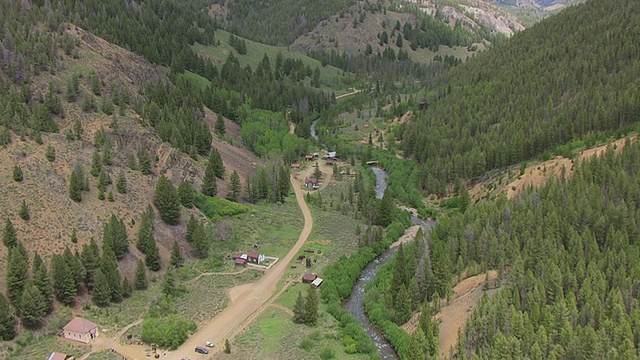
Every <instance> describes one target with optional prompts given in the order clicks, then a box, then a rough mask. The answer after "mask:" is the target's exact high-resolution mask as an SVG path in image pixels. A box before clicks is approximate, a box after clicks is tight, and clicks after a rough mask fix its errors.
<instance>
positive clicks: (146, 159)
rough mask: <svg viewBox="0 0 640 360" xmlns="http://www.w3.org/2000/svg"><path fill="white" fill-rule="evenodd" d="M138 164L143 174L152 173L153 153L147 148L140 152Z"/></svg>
mask: <svg viewBox="0 0 640 360" xmlns="http://www.w3.org/2000/svg"><path fill="white" fill-rule="evenodd" d="M138 165H139V167H140V172H141V173H142V174H143V175H149V174H151V155H150V154H149V152H148V151H147V150H145V149H142V150H140V151H139V152H138Z"/></svg>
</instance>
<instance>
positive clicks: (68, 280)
mask: <svg viewBox="0 0 640 360" xmlns="http://www.w3.org/2000/svg"><path fill="white" fill-rule="evenodd" d="M51 273H52V278H53V293H54V294H55V296H56V298H57V299H58V300H59V301H60V302H62V303H63V304H65V305H71V304H72V303H73V300H74V299H75V297H76V294H77V293H78V290H77V287H76V281H75V278H74V273H73V270H72V269H70V268H69V266H68V265H67V262H66V261H65V260H64V258H63V256H61V255H53V258H52V259H51Z"/></svg>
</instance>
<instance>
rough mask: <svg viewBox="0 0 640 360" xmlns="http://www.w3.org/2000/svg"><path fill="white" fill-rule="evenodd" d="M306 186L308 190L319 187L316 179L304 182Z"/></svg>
mask: <svg viewBox="0 0 640 360" xmlns="http://www.w3.org/2000/svg"><path fill="white" fill-rule="evenodd" d="M304 185H305V186H306V187H307V188H308V189H315V188H316V187H318V179H314V178H310V179H306V180H305V181H304Z"/></svg>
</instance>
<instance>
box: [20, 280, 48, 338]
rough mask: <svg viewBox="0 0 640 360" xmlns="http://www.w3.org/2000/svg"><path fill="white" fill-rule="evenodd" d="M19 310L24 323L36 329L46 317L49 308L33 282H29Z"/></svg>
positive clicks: (23, 293) (26, 284)
mask: <svg viewBox="0 0 640 360" xmlns="http://www.w3.org/2000/svg"><path fill="white" fill-rule="evenodd" d="M18 308H19V309H20V318H21V319H22V322H23V323H24V324H25V325H27V326H29V327H34V326H36V325H37V324H39V323H40V320H42V318H43V317H44V316H45V315H46V313H47V309H48V308H49V306H48V304H47V301H46V300H45V298H44V296H42V293H41V292H40V290H38V288H37V287H36V286H35V285H34V284H33V283H32V282H31V281H27V282H26V283H25V288H24V291H23V292H22V296H21V297H20V304H19V306H18Z"/></svg>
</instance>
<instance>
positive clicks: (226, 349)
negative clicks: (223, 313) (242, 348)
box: [224, 339, 231, 354]
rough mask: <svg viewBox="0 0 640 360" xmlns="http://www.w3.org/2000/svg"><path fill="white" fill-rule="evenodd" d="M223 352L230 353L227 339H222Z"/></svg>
mask: <svg viewBox="0 0 640 360" xmlns="http://www.w3.org/2000/svg"><path fill="white" fill-rule="evenodd" d="M224 353H225V354H231V344H229V339H224Z"/></svg>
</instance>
